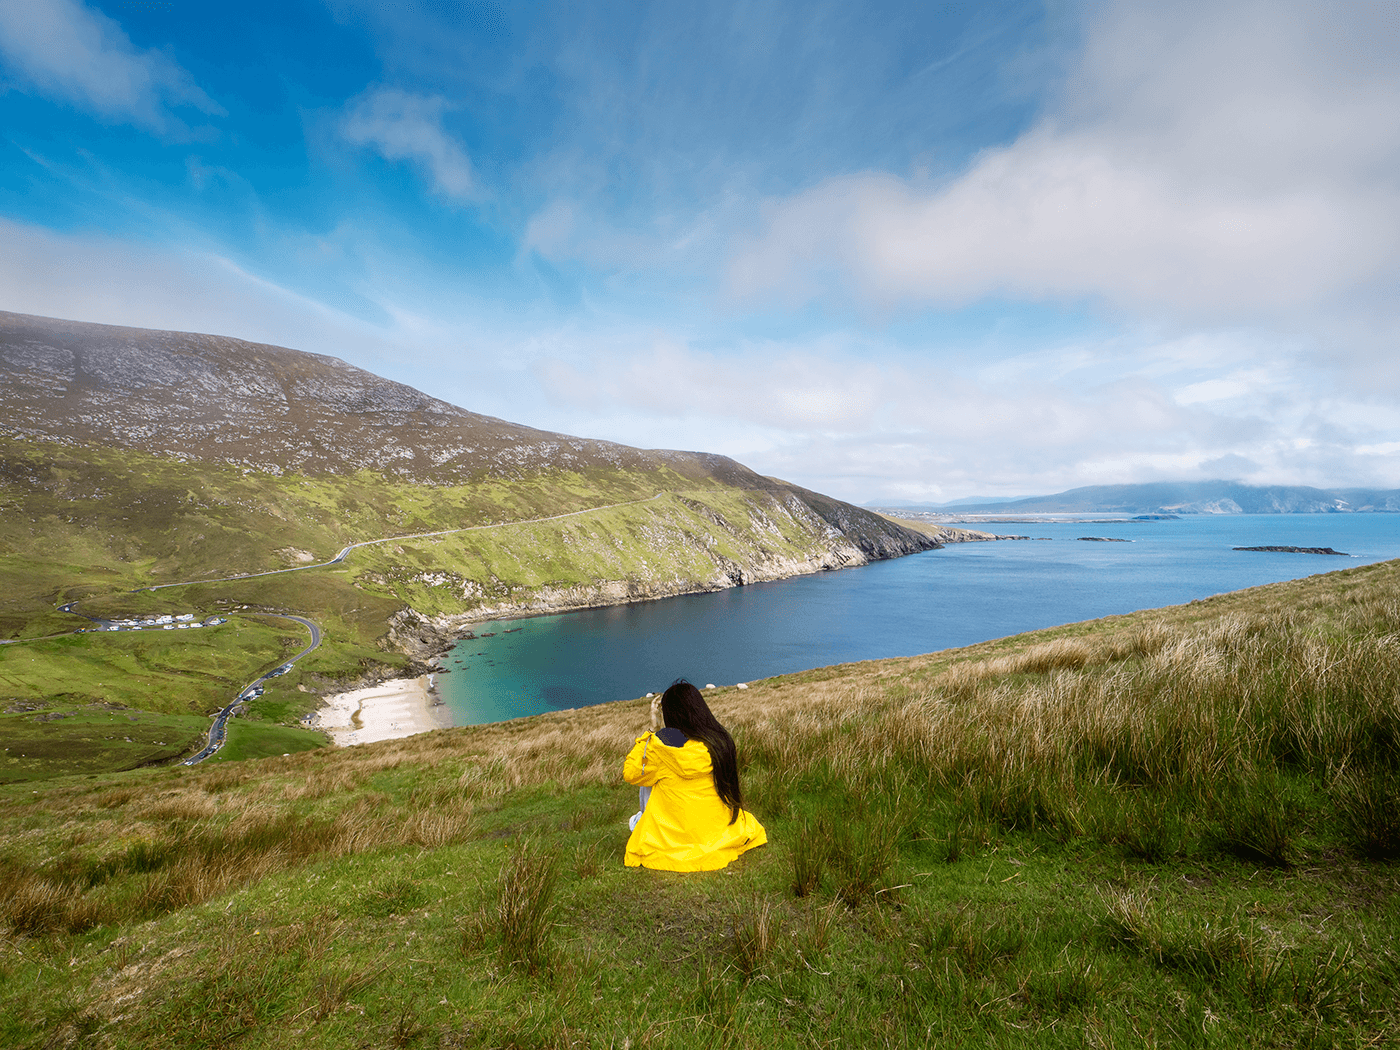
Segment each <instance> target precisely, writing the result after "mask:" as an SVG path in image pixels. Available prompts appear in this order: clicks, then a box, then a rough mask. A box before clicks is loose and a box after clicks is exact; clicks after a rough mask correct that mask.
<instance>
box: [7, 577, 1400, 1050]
mask: <svg viewBox="0 0 1400 1050" xmlns="http://www.w3.org/2000/svg"><path fill="white" fill-rule="evenodd" d="M1397 636H1400V563H1397V562H1391V563H1383V564H1378V565H1371V566H1366V567H1362V568H1357V569H1349V570H1346V571H1343V572H1337V573H1331V574H1328V575H1325V576H1315V577H1310V578H1308V579H1305V580H1299V581H1293V582H1288V583H1280V584H1274V585H1270V586H1268V587H1261V588H1257V589H1253V590H1249V591H1242V592H1239V593H1236V594H1230V595H1224V596H1220V597H1216V598H1211V599H1208V600H1206V601H1202V602H1193V603H1191V604H1190V605H1185V606H1179V607H1174V608H1169V609H1161V610H1153V611H1148V612H1143V613H1137V614H1133V615H1131V616H1123V617H1112V618H1107V619H1104V620H1099V621H1093V622H1090V623H1084V624H1075V625H1070V626H1067V627H1063V628H1056V629H1053V630H1049V631H1042V632H1037V633H1034V634H1029V635H1023V636H1018V637H1015V638H1009V639H1003V640H999V641H996V642H991V643H986V644H983V645H978V646H973V647H970V648H967V649H961V650H951V651H947V652H942V653H934V654H931V655H929V656H924V657H917V658H912V659H903V660H890V661H881V662H874V663H866V664H857V665H849V666H842V667H833V668H824V669H820V670H817V671H812V672H806V673H803V674H797V675H788V676H783V677H781V678H776V679H772V680H769V681H766V682H760V683H756V684H754V685H753V686H752V687H751V688H749V689H747V690H744V691H740V690H737V689H724V690H718V691H715V692H713V693H712V694H711V700H712V703H713V704H714V706H715V708H716V710H717V712H718V713H719V714H720V717H721V718H722V719H723V720H724V721H725V722H726V723H727V724H729V725H730V726H731V727H732V728H733V730H734V732H735V736H736V739H737V741H738V745H739V753H740V756H741V763H742V776H743V785H744V791H745V797H746V804H747V806H748V808H750V809H751V810H752V811H753V812H754V813H755V814H756V815H757V816H758V818H759V819H760V820H761V821H762V822H763V823H764V824H765V826H766V827H767V829H768V833H769V839H770V842H769V845H767V846H766V847H763V848H762V849H759V850H756V851H753V852H752V853H750V854H747V855H745V857H743V858H741V859H740V861H738V862H736V863H735V864H734V865H732V866H731V867H730V868H729V869H727V870H726V871H724V872H720V873H711V874H697V875H674V874H667V873H658V872H645V871H636V870H628V869H624V868H623V867H622V866H621V856H622V848H623V843H624V841H625V839H626V824H625V820H626V817H627V815H628V814H629V813H630V812H632V810H633V809H634V808H635V804H636V794H635V791H634V790H633V789H631V788H628V787H626V786H625V785H623V784H622V783H621V780H620V770H621V763H622V756H623V755H624V754H625V751H626V749H627V747H628V746H629V744H630V742H631V739H632V737H633V736H634V735H635V734H636V733H637V732H638V731H639V729H640V728H641V727H642V726H643V724H644V723H645V720H646V702H645V701H644V700H637V701H631V702H624V703H617V704H609V705H603V706H600V707H596V708H585V709H581V710H577V711H566V712H560V713H557V714H552V715H545V716H539V717H537V718H532V719H521V720H518V721H515V722H508V723H503V724H500V725H496V726H484V727H477V728H464V729H452V730H443V731H439V732H435V733H430V734H424V735H422V736H418V737H413V738H409V739H406V740H399V741H393V742H385V743H381V744H374V745H366V746H361V747H355V748H349V749H320V750H316V751H309V752H304V753H299V754H293V755H291V756H289V757H273V758H267V759H263V760H261V761H256V762H240V763H232V764H230V763H225V764H223V765H217V766H211V767H198V768H195V769H175V770H169V769H166V770H160V769H156V770H138V771H134V772H128V773H121V774H101V775H79V776H69V777H64V778H59V779H52V780H47V781H44V782H41V783H26V784H12V785H9V786H4V787H0V828H3V843H4V846H3V848H0V902H3V903H2V904H0V925H3V927H4V929H5V931H6V932H5V935H4V939H3V941H0V1043H3V1045H6V1046H15V1047H31V1046H32V1047H40V1046H64V1045H73V1046H77V1045H93V1046H105V1047H143V1048H146V1047H166V1046H169V1047H181V1048H185V1047H216V1046H217V1047H228V1046H240V1047H250V1048H251V1047H284V1046H306V1047H363V1046H421V1047H451V1046H473V1047H475V1046H480V1047H560V1048H562V1047H641V1046H653V1047H670V1046H675V1047H689V1046H697V1047H700V1046H703V1047H714V1046H736V1047H749V1046H753V1047H765V1048H773V1047H787V1046H794V1047H796V1046H804V1047H806V1046H816V1045H823V1046H824V1045H840V1046H867V1045H870V1046H929V1045H955V1046H988V1047H1002V1046H1012V1045H1014V1046H1017V1047H1021V1046H1045V1047H1060V1046H1075V1047H1079V1046H1094V1047H1099V1046H1124V1047H1126V1046H1133V1047H1137V1046H1178V1045H1186V1046H1261V1047H1262V1046H1290V1047H1291V1046H1345V1047H1370V1046H1393V1045H1396V1044H1397V1042H1400V998H1398V997H1397V996H1396V994H1395V988H1396V987H1397V985H1400V893H1397V890H1400V870H1398V869H1397V868H1396V866H1395V862H1396V858H1397V857H1400V700H1398V699H1397V698H1400V648H1397V645H1396V638H1397Z"/></svg>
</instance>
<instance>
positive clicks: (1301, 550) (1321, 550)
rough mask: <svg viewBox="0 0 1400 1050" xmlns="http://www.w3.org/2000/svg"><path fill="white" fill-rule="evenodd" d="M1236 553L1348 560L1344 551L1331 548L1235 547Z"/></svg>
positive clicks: (1348, 555) (1348, 556)
mask: <svg viewBox="0 0 1400 1050" xmlns="http://www.w3.org/2000/svg"><path fill="white" fill-rule="evenodd" d="M1234 549H1235V550H1237V551H1276V552H1278V553H1280V554H1335V555H1336V556H1337V557H1339V558H1350V557H1351V555H1350V554H1348V553H1347V552H1346V551H1334V550H1333V549H1332V548H1331V547H1236V548H1234Z"/></svg>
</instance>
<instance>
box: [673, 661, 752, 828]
mask: <svg viewBox="0 0 1400 1050" xmlns="http://www.w3.org/2000/svg"><path fill="white" fill-rule="evenodd" d="M661 714H662V717H664V718H665V719H666V724H667V725H668V726H670V727H672V728H673V729H679V730H680V731H681V732H682V733H684V734H685V735H686V736H688V737H690V738H691V739H692V740H698V741H700V742H701V743H702V744H704V745H705V747H706V749H707V750H708V751H709V752H710V770H711V772H712V773H713V775H714V778H715V791H716V792H717V793H718V794H719V800H720V801H721V802H723V803H724V804H725V805H726V806H728V807H729V813H730V816H729V823H731V824H733V823H734V822H735V821H736V820H738V819H739V810H741V809H743V808H744V798H743V796H742V795H741V794H740V793H739V759H738V756H737V754H736V752H735V750H734V738H733V737H732V736H730V735H729V730H727V729H725V728H724V726H722V725H720V724H719V721H718V720H717V719H716V718H715V716H714V715H713V714H712V713H711V712H710V705H709V704H707V703H705V698H704V697H703V696H701V695H700V690H699V689H696V688H695V686H693V685H691V684H690V683H689V682H687V681H686V680H685V679H684V678H677V679H676V680H675V681H674V682H672V683H671V688H669V689H667V690H666V691H665V692H664V693H662V694H661Z"/></svg>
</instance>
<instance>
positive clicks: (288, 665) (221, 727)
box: [0, 492, 665, 766]
mask: <svg viewBox="0 0 1400 1050" xmlns="http://www.w3.org/2000/svg"><path fill="white" fill-rule="evenodd" d="M663 495H665V493H664V492H658V493H657V494H656V495H654V496H647V497H646V498H644V499H633V500H626V501H624V502H622V503H609V504H607V505H606V506H603V507H588V508H585V509H584V510H571V511H568V512H566V513H564V514H551V515H549V516H547V517H543V518H529V519H527V520H525V521H496V522H492V523H490V524H489V525H468V526H466V527H465V528H460V529H439V530H437V531H436V532H411V533H408V534H407V535H403V536H385V537H382V538H381V539H377V540H361V541H360V542H359V543H351V544H349V545H347V546H345V547H342V548H341V549H340V553H339V554H337V555H336V556H335V557H334V558H332V559H331V560H330V561H322V562H317V563H316V564H314V565H296V566H292V567H291V568H287V569H271V570H269V571H267V572H250V573H243V574H242V575H238V576H218V577H214V578H213V579H206V580H182V581H180V582H179V583H158V584H156V585H155V586H154V587H138V588H137V591H160V590H164V589H165V588H167V587H189V586H190V585H192V584H197V583H227V582H230V581H233V580H255V579H257V578H259V577H261V576H280V575H282V574H284V573H288V572H306V571H307V570H308V569H324V568H326V567H327V566H330V565H338V564H340V563H341V562H343V561H344V560H345V559H346V557H347V556H348V555H349V554H350V552H351V551H353V550H355V549H357V548H359V547H372V546H374V545H375V544H377V543H398V542H401V541H403V540H422V539H430V538H432V537H434V536H453V535H456V534H457V533H461V532H478V531H480V530H483V529H503V528H508V527H510V526H514V525H536V524H539V523H540V522H543V521H558V520H559V519H560V518H573V517H577V516H579V515H581V514H592V513H593V512H595V511H600V510H612V509H613V508H615V507H631V506H634V505H636V504H638V503H650V502H651V501H652V500H657V499H660V498H661V497H662V496H663ZM133 593H134V592H133ZM77 604H78V602H77V601H71V602H68V603H67V604H65V605H60V606H59V607H58V608H59V611H60V612H66V613H72V614H73V615H74V616H82V617H83V618H84V619H86V620H91V621H92V622H93V623H95V624H98V625H99V627H105V626H108V625H109V624H110V621H107V620H100V619H97V618H96V617H92V616H86V615H84V614H83V613H80V612H78V611H77V610H76V609H75V608H74V607H75V606H76V605H77ZM265 615H268V616H281V617H283V618H284V619H287V620H295V621H296V622H297V623H299V624H302V625H303V626H305V627H306V628H307V629H308V630H309V631H310V632H311V644H310V645H308V646H307V647H306V648H305V649H303V650H302V651H301V652H299V653H297V654H296V656H294V657H292V658H291V659H290V660H287V661H286V662H284V663H280V664H278V665H277V666H276V667H274V668H273V669H272V670H270V671H267V672H265V673H264V674H262V675H261V676H260V677H258V678H255V679H253V681H251V682H249V683H248V684H247V685H246V686H244V687H243V688H242V689H241V690H239V693H238V696H237V697H235V698H234V700H233V702H232V703H230V704H229V705H228V706H227V707H224V708H223V709H222V710H221V711H220V712H219V713H218V714H217V715H215V716H214V724H213V725H212V726H210V727H209V743H208V744H206V745H205V747H204V750H203V751H201V752H200V753H199V754H197V755H195V756H194V757H193V758H188V759H186V760H185V763H184V764H185V765H187V766H192V765H194V764H196V763H197V762H203V761H204V760H205V759H206V758H208V757H209V756H210V755H212V754H214V752H216V751H218V750H219V748H221V747H223V746H224V741H225V740H226V739H227V736H228V720H229V719H230V718H232V717H233V716H234V713H235V709H236V708H237V707H238V705H239V704H241V703H243V702H244V701H246V700H249V699H251V698H252V697H254V696H258V695H260V694H261V692H262V688H261V687H262V683H263V682H265V681H267V680H268V679H269V678H276V677H278V676H279V675H284V674H286V673H287V672H288V671H290V670H291V669H292V665H293V664H295V663H296V662H297V661H298V660H300V659H301V658H302V657H303V656H305V655H306V654H307V653H309V652H311V651H312V650H313V649H315V648H316V647H317V646H318V645H320V644H321V628H320V627H318V626H317V625H316V624H314V623H313V622H312V621H310V620H308V619H306V618H305V617H303V616H293V615H291V614H290V613H267V614H265ZM77 633H79V632H77V631H69V632H67V634H54V635H46V636H45V637H48V638H66V637H68V635H70V634H77ZM37 641H41V639H38V638H6V639H0V645H13V644H15V643H16V642H37ZM255 689H256V690H257V692H256V693H255V692H254V691H253V690H255Z"/></svg>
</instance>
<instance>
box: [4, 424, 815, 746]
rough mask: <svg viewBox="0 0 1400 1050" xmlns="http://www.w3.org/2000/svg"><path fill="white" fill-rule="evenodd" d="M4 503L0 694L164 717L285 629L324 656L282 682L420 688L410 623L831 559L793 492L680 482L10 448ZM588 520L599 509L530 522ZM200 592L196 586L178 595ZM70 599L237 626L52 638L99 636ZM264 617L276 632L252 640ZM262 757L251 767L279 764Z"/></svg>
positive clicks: (459, 619) (204, 699) (658, 590)
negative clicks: (414, 476)
mask: <svg viewBox="0 0 1400 1050" xmlns="http://www.w3.org/2000/svg"><path fill="white" fill-rule="evenodd" d="M658 493H662V496H661V498H659V499H653V498H652V497H654V496H656V495H657V494H658ZM615 504H627V505H615ZM0 506H3V507H4V508H5V513H4V514H3V515H0V594H3V595H4V598H3V600H0V637H7V638H16V639H23V640H24V641H23V642H22V643H21V644H18V645H10V646H3V647H0V696H3V695H5V694H7V693H8V694H11V695H13V696H15V697H20V698H25V699H37V700H43V699H54V698H57V697H61V696H64V695H68V694H79V695H83V696H88V697H92V698H94V699H96V700H102V701H105V702H111V703H118V704H122V705H124V706H127V707H133V708H140V709H144V710H149V711H154V712H160V713H184V712H198V713H208V712H210V711H213V710H215V709H217V708H218V707H221V706H223V704H225V703H227V702H228V701H229V700H230V699H231V698H232V696H233V695H234V694H236V692H237V690H238V689H239V688H240V687H241V686H242V685H243V684H244V683H245V682H246V681H247V680H249V679H250V678H252V677H254V676H255V675H256V674H257V673H260V672H261V671H264V670H267V669H268V668H269V667H271V666H275V665H276V663H278V662H280V661H281V660H282V659H284V658H285V657H287V656H289V655H291V654H293V653H295V652H298V651H300V649H301V648H302V646H301V644H298V643H299V641H300V636H299V634H298V632H300V631H301V628H296V629H292V628H290V627H289V625H288V624H287V622H286V621H279V620H277V619H276V618H275V616H274V615H272V614H277V613H297V614H300V615H303V616H307V617H310V618H311V619H312V620H314V621H315V622H316V623H318V624H319V625H320V626H321V628H322V630H323V643H322V645H321V647H320V648H319V649H318V650H317V651H316V652H315V653H314V654H312V655H311V656H310V657H308V658H307V659H305V660H304V661H302V662H301V663H300V664H299V665H298V669H297V672H296V673H295V675H294V676H289V678H288V680H286V681H285V682H283V683H282V685H284V686H290V687H293V688H294V687H295V686H296V685H298V684H307V685H309V686H310V687H312V688H314V689H316V690H319V691H322V692H324V691H327V690H329V689H332V688H334V687H335V686H336V685H337V684H338V683H342V682H345V681H347V680H353V679H357V678H360V677H362V676H363V675H365V674H366V673H367V672H370V671H378V670H383V669H385V668H389V669H399V670H404V671H408V670H410V667H411V664H412V661H411V660H410V659H409V657H408V656H406V655H404V653H403V652H402V651H401V650H402V649H403V648H405V646H403V645H401V644H400V643H398V642H397V641H395V639H394V638H392V637H391V636H390V632H389V624H390V621H391V617H393V616H394V615H395V614H396V613H399V612H401V611H402V610H404V609H405V608H412V609H413V610H415V611H416V612H418V613H420V614H422V615H424V616H430V617H437V618H439V625H438V626H439V630H440V631H441V635H440V636H441V637H442V638H447V637H449V636H450V635H451V632H452V630H453V629H454V625H455V626H460V625H462V624H464V623H467V622H470V621H471V620H472V619H474V618H483V617H490V616H495V615H500V614H502V613H503V612H504V613H519V612H524V611H532V610H544V609H557V608H574V607H583V606H589V605H598V604H607V603H611V602H617V601H623V600H629V599H634V598H639V597H654V596H659V595H665V594H679V593H688V592H693V591H697V590H704V589H707V588H712V587H715V586H718V585H721V584H723V585H728V584H729V583H730V582H731V580H735V579H738V578H741V577H742V578H744V579H750V580H751V579H754V578H761V577H764V576H765V575H766V576H772V575H774V574H778V575H786V574H788V573H790V572H792V571H795V568H794V567H796V568H804V567H805V568H807V569H809V570H810V569H815V568H816V567H818V566H820V565H823V564H825V563H826V562H825V561H824V559H827V558H829V557H830V550H829V547H830V540H829V536H828V527H827V526H826V525H825V523H824V522H822V521H820V520H819V519H818V518H817V517H816V516H815V515H814V514H813V513H812V512H811V511H810V509H808V508H806V507H804V506H803V505H801V504H800V503H798V502H795V501H793V500H792V499H790V498H787V497H786V496H785V493H784V491H783V490H775V491H771V492H770V491H768V490H766V489H760V490H741V489H737V488H733V487H730V486H727V485H725V484H723V483H721V482H718V481H716V480H714V479H711V478H705V477H699V478H696V477H689V476H683V475H682V474H679V473H676V472H675V471H673V470H671V469H670V468H668V467H662V468H658V469H655V470H632V471H628V470H621V469H603V468H602V467H590V468H588V469H586V470H582V471H578V472H572V473H571V472H565V471H559V472H554V473H549V474H540V475H536V476H530V477H525V478H521V479H517V480H515V481H510V482H507V481H503V480H501V479H499V478H489V477H485V476H483V477H481V478H478V479H476V480H475V481H474V482H473V483H471V484H457V485H425V484H410V483H407V482H404V481H395V480H391V479H387V478H384V477H381V476H379V475H376V474H373V473H370V472H367V471H362V472H360V473H357V474H353V475H347V476H333V477H332V476H319V477H304V476H298V475H286V476H281V475H272V474H266V473H259V472H256V471H249V470H242V469H237V468H233V467H229V466H220V465H216V464H208V463H191V462H180V461H177V460H172V459H164V458H160V457H155V456H150V455H144V454H141V453H137V452H132V451H122V450H114V449H110V448H104V447H97V446H83V447H77V446H71V447H70V446H65V445H56V444H48V443H43V442H23V441H18V440H15V439H11V438H0ZM575 511H585V512H586V513H584V514H582V515H579V516H575V517H565V518H559V519H557V520H553V521H539V522H533V523H531V520H532V519H537V518H546V517H551V516H555V515H560V514H569V513H572V512H575ZM479 526H491V527H490V528H485V529H478V527H479ZM497 526H501V527H497ZM463 528H472V529H478V531H471V532H459V533H457V534H455V535H450V536H443V537H435V538H425V539H398V540H394V541H393V542H389V543H382V544H376V545H373V546H368V547H364V548H360V549H357V550H356V551H355V552H353V553H352V554H351V555H350V556H349V558H348V559H347V561H346V562H345V563H343V564H340V565H336V566H330V567H326V568H317V569H310V570H307V571H304V572H294V573H282V574H278V575H272V576H257V577H251V578H238V579H222V578H223V577H230V576H234V575H235V574H248V573H260V572H269V571H273V570H281V569H285V568H288V567H290V566H293V565H297V564H303V563H304V562H305V561H306V560H307V559H309V558H315V559H320V560H325V559H329V558H330V557H332V556H333V555H334V554H335V553H337V552H338V551H339V550H340V549H341V548H342V547H344V546H345V545H347V544H349V543H353V542H356V541H363V540H371V539H378V538H381V537H388V536H403V535H405V534H409V533H415V532H425V531H437V530H444V529H463ZM187 580H197V581H201V580H202V581H205V582H196V583H192V584H183V585H179V586H173V585H172V584H177V583H181V582H182V581H187ZM209 581H215V582H209ZM152 587H157V588H159V589H157V590H150V589H149V588H152ZM75 599H79V600H81V603H82V604H81V609H82V610H83V611H84V612H86V613H88V614H90V615H93V616H101V617H107V618H114V619H119V618H126V617H132V616H138V615H148V614H160V613H191V614H194V615H196V616H198V617H200V618H201V619H202V618H205V617H208V616H211V615H214V614H220V615H225V616H227V615H230V614H233V613H239V614H243V615H242V616H241V617H240V618H239V620H238V621H237V623H238V625H237V626H226V627H223V628H220V629H218V631H216V632H210V631H199V632H179V633H178V634H176V633H166V632H142V633H140V634H139V635H138V634H123V633H108V632H102V633H96V634H94V633H78V634H72V635H70V636H68V637H65V638H60V639H49V638H48V636H50V635H56V634H62V633H63V632H68V631H77V630H79V629H81V628H86V627H87V626H88V621H86V620H84V619H82V618H80V617H77V616H74V615H71V614H66V613H59V612H58V611H57V610H56V606H58V605H59V604H62V603H65V602H68V601H71V600H75ZM259 613H261V614H269V615H268V616H267V618H266V620H265V622H263V623H261V624H260V625H259V624H257V623H255V622H254V620H253V617H254V616H255V615H256V614H259ZM162 633H166V634H167V637H166V638H164V639H161V638H160V637H159V635H160V634H162ZM409 648H412V647H411V646H410V647H409ZM429 648H431V643H429ZM413 651H415V652H416V654H417V655H418V656H419V657H420V658H421V657H423V656H424V655H425V654H426V653H425V651H419V650H413ZM270 703H271V701H270V700H269V701H265V702H263V703H261V704H255V705H253V711H254V713H259V712H260V713H261V714H262V716H263V717H264V719H265V720H272V721H295V719H296V717H297V716H299V715H300V714H301V713H304V712H305V711H306V710H309V709H310V707H311V699H310V698H309V697H298V696H293V697H290V698H288V697H285V696H284V697H283V698H282V699H281V701H280V706H278V707H277V708H276V710H273V709H272V708H271V707H270V706H269V705H270ZM249 747H250V750H246V751H240V752H239V753H240V754H247V755H250V756H251V755H255V754H263V753H267V752H266V749H265V748H263V747H262V746H261V745H258V746H257V747H253V746H252V745H251V744H250V745H249ZM276 753H277V754H280V753H281V752H276ZM55 769H56V771H61V770H60V767H55Z"/></svg>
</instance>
